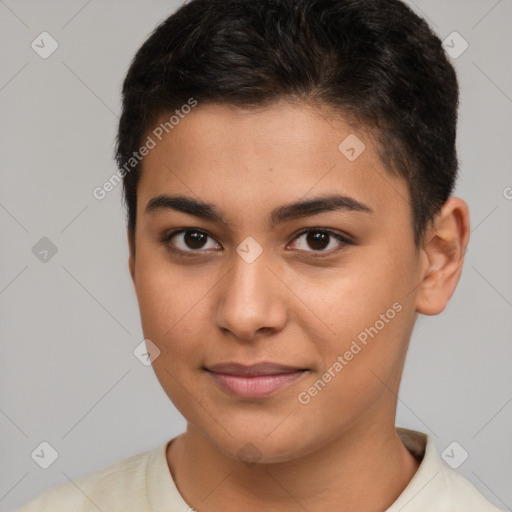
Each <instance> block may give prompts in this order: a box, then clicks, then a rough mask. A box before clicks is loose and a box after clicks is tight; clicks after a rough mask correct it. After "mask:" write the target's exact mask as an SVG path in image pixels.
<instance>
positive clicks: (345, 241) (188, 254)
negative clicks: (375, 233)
mask: <svg viewBox="0 0 512 512" xmlns="http://www.w3.org/2000/svg"><path fill="white" fill-rule="evenodd" d="M189 231H190V232H198V233H202V234H204V235H206V236H208V237H210V238H212V239H213V237H212V236H211V235H210V234H209V233H207V232H206V231H203V230H202V229H197V228H181V229H176V230H174V231H171V232H170V233H167V234H165V235H164V236H163V237H162V238H161V240H160V243H161V244H163V245H164V246H165V247H167V248H168V249H169V250H171V251H173V252H174V253H179V254H180V255H181V256H184V257H195V256H196V255H197V254H201V249H198V250H190V251H183V250H182V249H177V248H176V247H173V246H172V244H170V243H169V242H170V240H171V239H172V238H173V237H175V236H176V235H179V234H181V233H187V232H189ZM308 233H323V234H328V235H329V236H331V237H334V238H335V239H336V240H338V241H339V242H341V243H342V244H341V248H339V249H334V250H331V251H321V250H320V251H304V252H306V253H312V254H311V256H312V257H313V258H324V257H327V256H333V255H335V254H337V253H338V252H340V251H341V250H343V248H344V246H348V245H354V242H352V241H351V240H350V239H349V238H347V237H345V236H343V235H341V234H339V233H337V232H336V231H332V230H330V229H324V228H307V229H303V230H302V231H300V232H299V233H297V234H296V235H295V238H294V239H293V240H296V239H297V238H300V237H301V236H302V235H305V234H308ZM217 243H218V242H217Z"/></svg>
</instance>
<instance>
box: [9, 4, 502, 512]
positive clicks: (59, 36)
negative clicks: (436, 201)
mask: <svg viewBox="0 0 512 512" xmlns="http://www.w3.org/2000/svg"><path fill="white" fill-rule="evenodd" d="M409 4H410V5H411V7H413V9H414V10H415V11H416V12H418V13H419V14H421V15H422V16H424V17H425V18H426V19H427V20H428V22H429V24H430V25H431V26H432V27H433V28H434V29H435V31H436V32H437V33H438V34H439V36H440V37H441V38H442V39H445V38H446V37H447V36H449V35H450V34H451V33H452V32H453V31H457V32H458V33H460V34H461V35H462V37H463V38H464V39H465V40H466V41H467V42H468V44H469V47H468V49H467V50H466V51H465V52H464V53H462V54H461V55H460V56H458V57H457V58H456V59H453V62H454V64H455V66H456V69H457V71H458V74H459V79H460V84H461V110H460V123H459V156H460V167H461V177H460V180H459V182H458V186H457V190H456V195H458V196H460V197H463V198H464V199H465V200H466V201H467V202H468V203H469V206H470V211H471V221H472V234H471V242H470V245H469V250H468V253H467V258H466V261H465V267H464V271H463V274H462V279H461V282H460V283H459V286H458V288H457V290H456V292H455V294H454V296H453V298H452V300H451V302H450V303H449V305H448V307H447V309H446V310H445V311H444V312H443V313H442V314H441V315H439V316H437V317H420V319H419V321H418V323H417V325H416V328H415V332H414V336H413V340H412V344H411V347H410V350H409V357H408V361H407V364H406V368H405V372H404V378H403V382H402V387H401V391H400V397H399V404H398V418H397V424H398V425H401V426H405V427H409V428H414V429H417V430H421V431H424V432H427V433H429V434H430V435H431V436H432V437H433V439H434V441H435V444H436V447H437V448H438V450H439V452H442V451H443V450H444V449H445V448H446V447H447V446H448V445H449V444H450V443H451V442H453V441H457V442H458V443H459V444H460V445H461V446H462V447H463V448H464V449H465V450H466V451H467V452H468V453H469V457H468V459H467V460H466V461H465V462H464V463H463V464H462V465H461V466H460V467H459V469H458V471H459V472H461V473H462V474H463V475H465V476H466V477H467V478H468V479H469V480H470V481H472V482H473V483H474V485H475V486H476V487H477V488H478V489H479V490H480V491H481V492H482V493H483V494H484V495H485V496H486V497H487V498H488V499H489V500H490V501H492V502H493V503H495V504H496V505H497V506H498V507H500V508H502V509H504V510H512V486H510V476H511V475H512V457H511V455H512V453H511V452H512V450H511V447H512V436H511V435H510V431H511V429H510V427H511V424H512V403H511V402H512V386H511V379H510V362H511V359H512V344H511V343H510V341H511V336H510V333H511V330H512V268H511V264H510V261H511V258H510V255H511V253H512V237H511V232H512V231H511V222H510V221H511V214H512V199H510V198H511V197H512V188H507V187H512V173H511V170H510V161H511V151H510V149H511V148H510V145H511V141H512V122H511V120H512V118H511V111H512V100H511V96H512V66H511V65H510V49H511V39H512V35H511V34H512V30H511V29H512V26H511V25H512V2H511V0H500V1H496V0H489V1H486V0H478V1H477V0H472V1H468V0H458V1H454V0H451V1H441V0H439V1H436V0H430V1H427V0H423V1H421V0H416V1H415V2H414V3H413V2H410V3H409ZM178 5H179V2H173V1H163V0H162V1H160V0H158V1H157V0H155V1H142V0H136V1H135V0H134V1H124V2H121V1H120V0H109V1H104V2H100V1H99V0H92V1H83V0H80V1H79V0H73V1H69V0H68V1H51V2H50V1H48V0H46V1H35V0H33V1H28V0H24V1H18V2H15V1H14V0H0V20H1V21H0V30H1V34H2V38H3V44H2V45H1V46H0V52H1V68H0V69H1V75H0V76H1V78H0V115H1V128H0V129H1V132H0V141H1V144H2V151H1V155H2V156H1V172H2V186H1V188H0V229H1V240H2V243H1V251H0V268H1V271H0V308H1V322H0V336H1V342H2V357H1V360H0V382H1V388H0V389H1V395H0V439H1V442H0V450H1V452H0V460H1V461H2V466H1V474H0V510H1V511H9V510H14V509H15V508H17V507H18V506H19V505H21V504H22V503H24V502H26V501H27V500H29V499H31V498H33V497H35V496H36V495H38V494H40V493H41V492H42V491H43V490H45V489H47V488H49V487H53V486H55V485H57V484H59V483H62V482H67V481H68V480H70V479H76V478H77V477H79V476H82V475H85V474H87V473H90V472H92V471H94V470H96V469H98V468H100V467H103V466H105V465H107V464H109V463H111V462H113V461H116V460H119V459H121V458H124V457H127V456H129V455H132V454H135V453H138V452H140V451H144V450H148V449H152V448H154V447H155V446H156V445H157V444H159V443H161V442H163V441H164V440H166V439H169V438H171V437H173V436H175V435H177V434H178V433H180V432H182V431H183V429H184V427H185V422H184V420H183V418H182V417H181V416H180V415H179V413H177V411H176V410H175V409H174V407H173V405H172V404H171V403H170V401H169V400H168V399H167V396H166V395H165V394H164V392H163V391H162V389H161V388H160V385H159V383H158V381H157V380H156V377H155V376H154V373H153V371H152V369H151V367H145V366H144V365H143V364H141V363H140V362H139V360H137V359H136V358H135V357H134V355H133V350H134V348H135V347H136V346H137V345H138V344H139V343H140V342H141V340H142V339H143V336H142V332H141V328H140V323H139V313H138V308H137V303H136V299H135V294H134V292H133V289H132V283H131V280H130V277H129V273H128V268H127V259H128V252H127V244H126V235H125V227H124V211H123V209H122V204H121V195H120V193H121V187H117V189H116V190H115V191H114V192H112V193H110V194H109V195H108V196H107V197H106V198H105V199H104V200H103V201H99V200H96V199H94V198H93V196H92V190H93V188H94V187H96V186H99V185H101V184H102V183H103V182H104V181H105V180H106V179H108V177H110V176H111V175H112V174H113V173H114V172H115V164H114V161H113V158H112V155H113V149H114V137H115V130H116V126H117V121H118V114H119V112H120V87H121V82H122V80H123V77H124V75H125V73H126V71H127V67H128V64H129V62H130V60H131V58H132V56H133V55H134V53H135V51H136V50H137V49H138V47H139V46H140V44H142V42H143V41H144V40H145V38H146V37H147V36H148V35H149V33H150V31H152V29H153V28H154V27H155V26H156V25H157V23H159V22H160V21H161V20H163V19H164V18H165V17H167V16H168V15H169V14H170V13H171V12H172V11H174V10H175V9H176V7H177V6H178ZM43 31H47V32H49V33H50V34H51V36H52V37H53V38H55V40H57V42H58V44H59V47H58V49H57V50H56V51H55V53H53V54H52V55H51V56H50V57H49V58H47V59H42V58H41V57H40V56H39V55H38V54H37V53H36V52H35V51H34V50H33V49H32V48H31V43H32V41H33V40H34V39H36V38H37V36H38V35H39V34H40V33H41V32H43ZM453 44H454V46H455V50H457V49H460V48H461V46H460V43H459V42H457V41H454V43H453ZM507 197H508V198H507ZM42 237H48V238H49V239H50V240H51V241H52V242H53V244H55V246H56V248H57V253H56V254H55V255H53V256H52V257H51V253H49V254H48V256H47V261H46V262H43V261H40V260H39V259H38V258H37V257H36V256H35V255H34V254H33V252H32V248H33V246H34V245H35V244H36V243H37V242H38V241H39V240H40V239H41V238H42ZM42 441H47V442H48V443H50V444H51V445H52V446H53V447H54V448H55V449H56V450H57V452H58V454H59V457H58V458H57V460H56V461H55V462H54V463H53V464H52V465H51V466H50V467H49V468H48V469H46V470H44V469H42V468H40V467H39V465H37V464H36V462H34V460H33V459H32V458H31V453H32V452H33V450H34V449H35V448H36V447H38V446H39V445H40V443H41V442H42ZM456 450H459V452H457V453H458V455H457V456H460V448H456Z"/></svg>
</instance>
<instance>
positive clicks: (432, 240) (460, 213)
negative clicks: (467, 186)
mask: <svg viewBox="0 0 512 512" xmlns="http://www.w3.org/2000/svg"><path fill="white" fill-rule="evenodd" d="M469 228H470V225H469V208H468V205H467V204H466V203H465V202H464V201H463V200H462V199H460V198H458V197H451V198H449V199H448V200H447V201H446V203H445V204H444V205H443V208H442V209H441V212H440V213H439V214H438V215H437V216H436V218H435V219H434V221H433V223H432V225H431V227H430V228H429V229H428V232H427V236H426V238H425V243H424V245H423V248H422V249H421V250H422V252H423V258H422V269H421V275H420V279H421V283H420V285H419V287H418V288H419V291H418V293H417V295H416V311H418V312H419V313H422V314H424V315H438V314H439V313H441V312H442V311H443V310H444V309H445V307H446V305H447V304H448V301H449V300H450V298H451V296H452V295H453V292H454V291H455V288H456V286H457V283H458V282H459V278H460V276H461V273H462V264H463V262H464V255H465V253H466V247H467V245H468V242H469V233H470V229H469Z"/></svg>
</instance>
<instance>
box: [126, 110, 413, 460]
mask: <svg viewBox="0 0 512 512" xmlns="http://www.w3.org/2000/svg"><path fill="white" fill-rule="evenodd" d="M328 113H329V112H328V111H327V110H325V111H320V110H318V109H316V110H315V109H313V108H311V107H308V106H298V105H292V104H289V103H285V102H280V103H276V104H274V105H273V106H271V107H268V108H265V109H261V110H257V111H242V110H238V109H235V108H233V107H228V106H221V105H203V106H202V105H198V106H197V107H196V108H194V109H193V110H192V112H191V113H189V114H188V115H187V116H186V117H184V118H183V119H181V120H180V122H179V124H178V125H176V126H175V127H174V129H173V130H172V131H171V132H170V133H169V134H168V135H166V137H164V138H163V139H162V141H161V142H159V143H158V144H157V146H156V147H155V148H154V149H152V150H151V151H150V152H149V154H148V155H147V156H146V157H145V158H144V160H143V171H142V176H141V180H140V183H139V187H138V211H137V222H136V232H135V241H136V244H135V246H136V254H135V257H133V256H132V257H131V259H130V269H131V272H132V277H133V280H134V285H135V290H136V294H137V298H138V302H139V306H140V314H141V321H142V327H143V332H144V336H145V338H148V339H149V340H151V341H152V343H154V344H155V345H156V346H157V347H158V349H159V350H160V355H159V356H158V357H157V358H156V359H155V360H154V362H153V367H154V370H155V372H156V375H157V377H158V379H159V381H160V383H161V385H162V386H163V389H164V390H165V392H166V393H167V395H168V396H169V398H170V399H171V400H172V402H173V403H174V404H175V406H176V407H177V408H178V409H179V410H180V411H181V413H182V414H183V416H184V417H185V418H186V419H187V421H188V422H189V424H191V425H193V426H194V427H195V429H197V431H199V432H201V433H202V434H203V435H204V436H205V438H207V439H208V440H209V441H211V443H212V444H213V445H215V446H216V447H217V448H219V449H220V450H222V451H223V452H224V453H226V454H229V455H231V456H233V457H239V456H240V453H243V450H244V447H247V446H248V445H247V443H252V444H253V445H254V446H255V447H257V451H258V454H259V455H258V456H259V457H261V462H264V461H268V462H275V461H284V460H292V459H293V458H296V457H299V456H301V455H304V454H307V453H311V452H313V451H314V450H316V449H319V448H320V447H322V446H325V445H326V444H327V443H329V442H331V441H333V440H335V439H336V438H339V437H340V436H343V435H344V434H345V433H347V432H349V431H350V429H354V428H355V427H356V426H357V427H358V428H361V427H362V426H363V425H365V424H369V423H372V422H377V421H391V422H393V421H394V412H395V409H394V408H395V407H396V396H395V395H394V394H393V393H390V392H389V389H395V390H397V389H398V384H399V379H400V373H401V368H402V364H403V359H404V354H405V350H406V347H407V343H408V340H409V337H410V334H411V331H412V328H413V325H414V320H415V313H416V309H415V304H414V301H415V293H414V291H413V290H414V289H415V287H416V285H417V284H418V281H419V276H420V269H419V259H418V253H417V252H416V250H415V247H414V244H413V230H412V222H411V208H410V204H409V200H408V191H407V186H406V183H405V181H402V180H401V179H399V178H394V177H392V176H390V175H389V174H388V173H387V172H386V171H385V170H384V167H383V165H382V163H381V162H380V160H379V158H378V156H377V153H376V148H375V146H374V143H373V142H372V140H371V139H370V137H369V136H368V135H367V134H366V133H365V132H364V131H360V130H357V129H355V128H353V127H351V126H350V125H348V124H347V123H346V122H344V121H342V120H340V119H334V118H333V117H332V116H328V115H327V114H328ZM349 136H351V138H349V139H347V141H346V142H344V143H343V144H341V147H340V143H342V142H343V141H344V140H345V139H346V138H347V137H349ZM354 136H356V137H357V138H358V139H359V142H358V140H357V139H355V138H354ZM361 142H362V143H363V144H364V150H363V151H362V152H361V150H362V149H363V146H362V145H361ZM351 148H352V149H353V150H352V149H351ZM178 196H179V197H180V198H181V199H182V200H181V201H178V200H177V199H176V198H177V197H178ZM155 198H159V199H155ZM296 203H303V204H302V207H300V206H298V205H297V204H296ZM205 205H206V206H205ZM294 205H295V206H294ZM411 292H412V293H411ZM260 363H263V364H260ZM253 365H256V366H253ZM241 450H242V451H241Z"/></svg>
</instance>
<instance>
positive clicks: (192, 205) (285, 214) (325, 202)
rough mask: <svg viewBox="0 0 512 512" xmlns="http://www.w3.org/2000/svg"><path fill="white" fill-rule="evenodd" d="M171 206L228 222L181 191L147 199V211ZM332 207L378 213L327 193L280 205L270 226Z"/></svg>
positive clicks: (205, 204)
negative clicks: (171, 194)
mask: <svg viewBox="0 0 512 512" xmlns="http://www.w3.org/2000/svg"><path fill="white" fill-rule="evenodd" d="M168 209H172V210H177V211H179V212H183V213H187V214H189V215H193V216H195V217H200V218H203V219H207V220H211V221H214V222H219V223H223V224H226V218H225V215H224V214H223V212H222V211H221V210H220V209H218V208H217V207H216V206H215V205H214V204H211V203H206V202H204V201H201V200H199V199H195V198H192V197H187V196H182V195H177V196H169V195H166V194H161V195H159V196H156V197H154V198H153V199H151V200H150V201H148V204H147V205H146V209H145V213H153V212H157V211H162V210H168ZM330 211H346V212H359V213H368V214H373V213H375V212H374V210H373V209H372V208H371V207H370V206H368V205H366V204H364V203H361V202H359V201H357V200H356V199H354V198H352V197H348V196H343V195H328V196H321V197H314V198H312V199H308V200H304V201H297V202H294V203H289V204H284V205H282V206H278V207H277V208H275V209H274V210H272V212H271V213H270V216H269V225H270V227H274V226H276V225H278V224H280V223H283V222H285V221H288V220H291V219H298V218H303V217H309V216H312V215H318V214H320V213H323V212H330Z"/></svg>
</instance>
